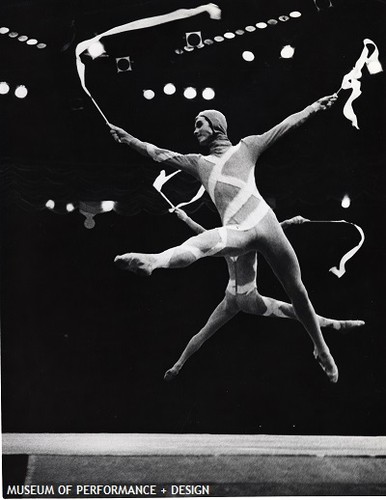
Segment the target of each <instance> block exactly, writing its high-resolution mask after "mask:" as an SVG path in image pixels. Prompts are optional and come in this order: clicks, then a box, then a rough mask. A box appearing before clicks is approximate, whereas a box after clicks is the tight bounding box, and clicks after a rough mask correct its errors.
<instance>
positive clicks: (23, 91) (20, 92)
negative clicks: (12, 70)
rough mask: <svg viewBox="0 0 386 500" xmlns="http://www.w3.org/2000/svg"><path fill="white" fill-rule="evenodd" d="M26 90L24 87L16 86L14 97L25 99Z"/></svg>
mask: <svg viewBox="0 0 386 500" xmlns="http://www.w3.org/2000/svg"><path fill="white" fill-rule="evenodd" d="M27 94H28V89H27V87H26V86H25V85H18V86H17V87H16V90H15V96H16V97H18V98H19V99H24V98H25V97H27Z"/></svg>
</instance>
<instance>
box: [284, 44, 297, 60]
mask: <svg viewBox="0 0 386 500" xmlns="http://www.w3.org/2000/svg"><path fill="white" fill-rule="evenodd" d="M294 54H295V49H294V48H293V47H292V46H291V45H285V46H284V47H283V48H282V49H281V52H280V55H281V57H282V58H283V59H291V57H293V56H294Z"/></svg>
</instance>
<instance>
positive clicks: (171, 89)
mask: <svg viewBox="0 0 386 500" xmlns="http://www.w3.org/2000/svg"><path fill="white" fill-rule="evenodd" d="M164 92H165V94H166V95H173V94H175V93H176V87H175V85H173V83H167V84H166V85H165V86H164Z"/></svg>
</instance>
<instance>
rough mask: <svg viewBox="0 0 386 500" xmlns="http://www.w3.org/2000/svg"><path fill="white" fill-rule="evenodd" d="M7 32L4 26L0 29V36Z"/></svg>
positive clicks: (7, 29)
mask: <svg viewBox="0 0 386 500" xmlns="http://www.w3.org/2000/svg"><path fill="white" fill-rule="evenodd" d="M8 32H9V28H7V27H6V26H2V27H1V28H0V35H6V34H7V33H8Z"/></svg>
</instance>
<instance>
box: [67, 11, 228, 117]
mask: <svg viewBox="0 0 386 500" xmlns="http://www.w3.org/2000/svg"><path fill="white" fill-rule="evenodd" d="M203 12H207V13H208V14H209V16H210V17H211V19H217V20H218V19H220V18H221V10H220V9H219V7H217V5H215V4H213V3H209V4H206V5H201V6H199V7H196V8H194V9H178V10H176V11H173V12H169V13H168V14H163V15H160V16H154V17H147V18H144V19H138V20H137V21H132V22H130V23H126V24H122V25H121V26H116V27H115V28H111V29H109V30H108V31H105V32H104V33H101V34H99V35H97V36H95V37H94V38H90V39H89V40H84V41H83V42H80V43H79V44H78V45H77V46H76V48H75V57H76V67H77V70H78V75H79V79H80V83H81V84H82V87H83V90H84V91H85V92H86V94H87V95H88V96H89V97H90V98H91V100H92V102H93V103H94V105H95V107H96V108H97V110H98V111H99V113H100V114H101V115H102V117H103V119H104V120H105V122H106V124H107V125H110V123H109V121H108V120H107V118H106V116H105V115H104V114H103V112H102V110H101V108H100V107H99V106H98V104H97V103H96V101H95V100H94V98H93V97H92V95H91V93H90V91H89V90H88V89H87V86H86V82H85V69H86V68H85V64H84V63H83V62H82V61H81V59H80V55H81V54H82V53H83V52H84V51H85V50H87V49H88V48H89V47H90V46H91V45H92V44H94V43H96V42H99V40H100V39H101V38H102V37H105V36H111V35H116V34H118V33H124V32H126V31H133V30H138V29H142V28H150V27H152V26H157V25H160V24H165V23H169V22H171V21H178V20H180V19H186V18H188V17H192V16H196V15H198V14H202V13H203Z"/></svg>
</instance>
